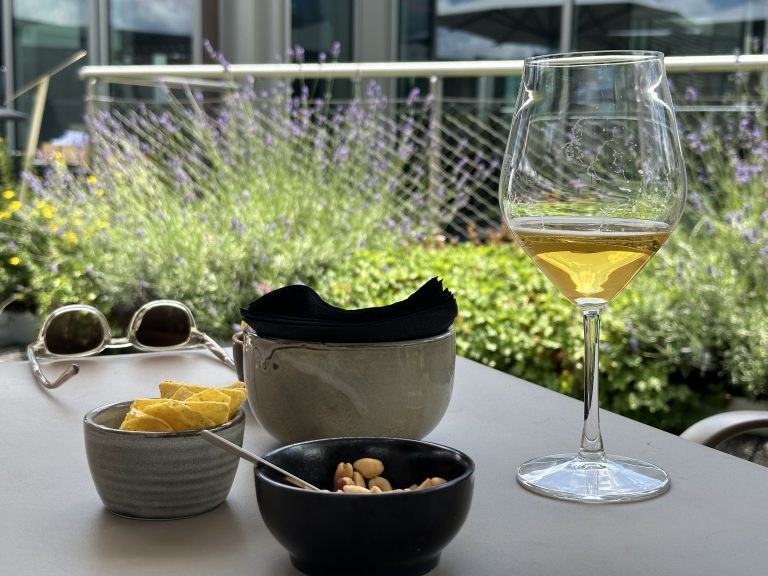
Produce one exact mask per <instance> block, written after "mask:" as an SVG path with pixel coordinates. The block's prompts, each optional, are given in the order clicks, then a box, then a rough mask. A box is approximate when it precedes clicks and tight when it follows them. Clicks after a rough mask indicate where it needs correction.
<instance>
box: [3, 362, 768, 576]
mask: <svg viewBox="0 0 768 576" xmlns="http://www.w3.org/2000/svg"><path fill="white" fill-rule="evenodd" d="M48 365H49V366H50V363H48ZM80 365H81V368H82V369H81V372H80V374H79V375H78V376H76V377H75V378H74V379H72V380H70V381H69V382H67V383H66V384H64V385H63V386H62V387H61V388H59V389H57V390H45V389H43V388H42V387H39V386H38V385H37V384H36V383H35V381H34V380H33V378H32V375H31V372H30V369H29V366H28V364H27V363H26V362H9V363H4V364H0V432H2V439H1V440H0V486H1V487H2V496H0V536H1V537H0V574H3V575H5V574H8V575H11V574H13V575H27V574H29V575H47V574H52V575H53V574H55V575H58V576H61V575H67V574H73V575H78V576H88V575H97V574H98V575H106V574H109V575H110V576H112V575H130V576H137V575H138V574H158V575H160V574H162V575H166V576H172V575H179V576H181V575H183V576H190V575H196V574H200V575H213V574H219V575H234V574H248V575H269V576H291V575H297V574H299V572H297V571H296V570H295V569H294V568H293V567H292V566H291V564H290V562H289V560H288V555H287V553H286V552H285V551H284V550H283V549H282V548H281V547H280V545H279V544H278V543H277V542H276V541H275V540H274V539H273V538H272V537H271V535H270V534H269V532H268V531H267V529H266V528H265V527H264V524H263V523H262V521H261V517H260V516H259V510H258V505H257V503H256V496H255V491H254V486H253V468H252V466H251V465H250V464H247V463H246V462H243V461H241V462H240V466H239V468H238V472H237V476H236V478H235V483H234V486H233V488H232V491H231V493H230V495H229V497H228V499H227V500H226V502H225V503H224V504H223V505H222V506H220V507H218V508H217V509H215V510H213V511H211V512H209V513H207V514H204V515H201V516H198V517H195V518H189V519H185V520H174V521H160V522H152V521H137V520H130V519H126V518H121V517H118V516H115V515H113V514H111V513H110V512H108V511H107V510H106V509H105V508H104V507H103V506H102V504H101V501H100V500H99V497H98V495H97V493H96V491H95V489H94V487H93V484H92V482H91V477H90V473H89V471H88V465H87V462H86V457H85V449H84V445H83V433H82V418H83V415H84V414H85V413H86V412H87V411H88V410H90V409H91V408H94V407H96V406H99V405H102V404H107V403H111V402H116V401H120V400H129V399H132V398H135V397H141V396H148V395H152V396H156V395H157V394H156V390H157V384H158V382H160V381H161V380H164V379H174V380H182V381H186V382H190V383H197V384H204V385H211V386H223V385H227V384H230V383H232V382H233V381H234V380H235V379H236V378H235V377H234V374H233V373H232V372H231V371H230V370H228V369H227V368H226V367H224V366H223V365H221V364H220V363H218V362H217V361H216V360H215V359H213V357H212V356H210V355H209V354H207V353H206V352H198V351H195V352H181V353H173V354H171V353H164V354H132V355H127V356H111V357H101V358H91V359H86V360H82V361H81V362H80ZM43 369H44V370H46V373H49V372H48V370H51V368H50V367H48V368H46V367H45V366H44V368H43ZM59 369H61V366H59ZM54 373H55V370H52V371H51V372H50V374H54ZM601 416H602V424H603V435H604V437H605V441H606V445H607V448H608V452H609V453H620V454H624V455H627V456H634V457H638V458H642V459H645V460H648V461H650V462H653V463H655V464H658V465H659V466H661V467H662V468H664V469H665V470H666V471H667V472H668V473H669V474H670V476H671V478H672V489H671V490H670V491H669V492H668V493H667V494H665V495H663V496H661V497H659V498H656V499H653V500H648V501H645V502H639V503H633V504H610V505H587V504H576V503H567V502H561V501H557V500H552V499H549V498H545V497H542V496H538V495H535V494H533V493H530V492H528V491H526V490H524V489H523V488H521V487H520V486H519V485H518V484H517V483H516V481H515V470H516V467H517V465H518V464H519V463H520V462H522V461H524V460H527V459H529V458H532V457H535V456H540V455H544V454H551V453H559V452H568V451H572V450H575V449H576V445H577V443H578V439H579V435H580V432H581V417H582V406H581V403H579V402H578V401H576V400H573V399H570V398H567V397H565V396H562V395H560V394H557V393H554V392H551V391H548V390H545V389H543V388H541V387H538V386H534V385H532V384H530V383H527V382H524V381H522V380H519V379H517V378H513V377H511V376H508V375H506V374H503V373H501V372H499V371H496V370H492V369H490V368H487V367H484V366H482V365H480V364H477V363H474V362H471V361H469V360H465V359H461V358H459V360H458V362H457V365H456V382H455V389H454V394H453V398H452V401H451V404H450V407H449V409H448V413H447V414H446V416H445V418H444V419H443V421H442V422H441V423H440V425H439V426H438V427H437V428H436V429H435V431H434V432H433V433H432V434H430V436H429V437H428V439H429V440H432V441H435V442H439V443H442V444H447V445H449V446H453V447H455V448H458V449H460V450H462V451H465V452H466V453H467V454H469V455H470V456H471V457H472V458H473V459H474V460H475V462H476V464H477V472H476V484H475V495H474V500H473V504H472V509H471V511H470V514H469V517H468V518H467V521H466V524H465V525H464V527H463V529H462V531H461V532H460V533H459V535H458V536H457V537H456V538H455V539H454V540H453V541H452V542H451V543H450V545H449V546H448V547H447V548H446V549H445V551H444V552H443V555H442V559H441V562H440V565H439V566H438V567H437V568H436V569H435V570H434V571H433V572H431V573H430V574H434V575H435V576H447V575H454V576H469V575H475V576H495V575H499V576H502V575H503V576H509V575H517V574H519V575H525V576H536V575H542V576H554V575H557V574H569V575H570V576H579V575H585V576H586V575H589V576H593V575H623V576H632V575H638V576H640V575H642V576H646V575H649V574H653V575H676V576H685V575H690V576H705V575H710V574H711V575H713V576H714V575H718V576H720V575H726V576H737V575H742V574H743V575H745V576H746V575H750V576H751V575H757V574H768V553H767V552H766V548H767V546H766V545H767V544H768V468H764V467H761V466H758V465H756V464H752V463H749V462H746V461H742V460H739V459H737V458H735V457H733V456H729V455H727V454H724V453H721V452H717V451H715V450H712V449H710V448H705V447H703V446H699V445H697V444H694V443H691V442H689V441H687V440H682V439H680V438H678V437H676V436H673V435H670V434H667V433H665V432H662V431H659V430H656V429H654V428H650V427H647V426H644V425H641V424H638V423H636V422H633V421H631V420H628V419H625V418H622V417H620V416H616V415H614V414H610V413H606V412H602V413H601ZM248 417H249V418H248V421H247V424H246V436H245V441H244V446H245V447H246V448H248V449H250V450H252V451H255V452H257V453H263V452H265V451H267V450H269V449H270V448H273V447H275V446H276V445H277V444H276V442H275V441H274V440H272V439H271V438H270V437H269V436H268V435H267V434H266V433H265V432H264V431H263V430H262V429H261V428H260V427H259V425H258V423H257V422H256V421H255V420H254V419H253V418H252V417H251V415H250V414H248ZM394 576H396V575H394Z"/></svg>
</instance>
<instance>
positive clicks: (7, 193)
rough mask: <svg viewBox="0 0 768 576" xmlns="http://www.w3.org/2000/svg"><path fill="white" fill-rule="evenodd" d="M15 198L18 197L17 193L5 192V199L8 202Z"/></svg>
mask: <svg viewBox="0 0 768 576" xmlns="http://www.w3.org/2000/svg"><path fill="white" fill-rule="evenodd" d="M14 196H16V192H14V191H13V190H3V198H5V199H6V200H10V199H11V198H13V197H14Z"/></svg>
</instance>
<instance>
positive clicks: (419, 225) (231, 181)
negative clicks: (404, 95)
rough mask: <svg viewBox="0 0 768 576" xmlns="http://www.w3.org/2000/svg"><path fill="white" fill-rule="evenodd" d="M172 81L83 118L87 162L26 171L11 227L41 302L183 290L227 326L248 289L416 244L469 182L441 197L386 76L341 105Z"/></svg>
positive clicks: (303, 90)
mask: <svg viewBox="0 0 768 576" xmlns="http://www.w3.org/2000/svg"><path fill="white" fill-rule="evenodd" d="M164 93H165V97H166V103H165V105H164V106H162V107H161V108H150V107H147V106H140V107H138V108H136V109H133V110H128V111H123V110H120V109H113V110H111V111H107V112H100V113H98V114H97V115H96V116H95V117H92V118H89V119H88V123H89V128H90V132H91V136H92V144H91V146H92V153H91V163H90V166H89V167H88V170H87V171H84V172H82V173H77V172H73V171H71V170H70V169H68V168H67V166H65V165H64V163H63V161H61V160H60V159H59V160H58V161H54V162H53V163H52V165H51V168H50V170H48V171H47V172H46V173H45V174H44V175H42V176H34V175H27V176H26V178H27V181H28V184H29V189H30V191H31V198H30V202H29V203H28V209H27V210H22V211H20V213H19V215H20V216H21V217H22V219H23V220H24V225H25V226H24V229H23V231H21V232H20V233H18V234H17V235H16V237H15V238H14V241H15V242H16V244H17V245H19V246H20V249H21V251H22V252H24V253H25V256H24V258H25V260H26V261H27V262H28V263H29V265H30V267H31V268H32V276H33V279H32V281H31V282H32V283H33V285H34V296H35V300H36V303H37V304H38V306H39V308H40V310H41V311H43V312H44V311H46V310H49V309H51V308H52V307H55V306H57V305H61V304H64V303H69V302H74V301H77V302H89V303H94V304H96V305H97V306H99V307H100V308H101V309H104V310H106V311H107V312H109V311H111V312H112V314H113V315H115V316H125V315H127V314H129V313H130V311H132V310H134V309H135V308H136V306H137V305H138V304H140V303H141V302H143V301H146V300H150V299H153V298H161V297H162V298H175V299H179V300H183V301H185V302H187V303H188V304H189V305H191V306H192V307H193V309H194V310H195V313H196V315H198V316H199V318H200V323H201V325H202V326H203V327H204V328H205V329H206V330H209V331H211V332H214V333H216V334H218V335H219V336H220V337H224V336H226V334H227V333H228V332H229V326H231V325H232V323H234V322H236V321H237V319H238V307H239V306H240V305H242V304H243V303H245V302H247V301H249V300H250V299H253V298H255V297H257V296H258V295H260V294H261V293H263V292H265V291H267V290H269V289H271V288H272V287H275V286H279V285H282V284H286V283H294V282H297V281H301V282H306V283H314V282H316V281H317V280H318V279H319V278H320V277H321V276H322V273H323V271H324V270H325V269H326V268H327V267H328V266H329V265H331V264H332V263H333V264H336V265H338V264H339V263H343V262H344V261H345V259H346V258H347V257H349V256H350V255H351V254H353V253H354V252H355V251H356V250H358V249H361V248H366V249H374V250H375V249H379V248H383V247H387V246H391V245H393V244H395V243H404V242H405V243H410V242H421V241H423V240H424V239H425V238H427V237H429V236H430V235H431V234H434V233H436V232H437V231H439V230H440V229H441V228H442V226H443V224H444V223H445V221H447V220H449V219H450V218H451V217H452V214H453V213H454V212H455V210H457V209H458V208H460V205H461V202H462V201H463V199H464V198H466V196H467V190H466V186H464V187H463V188H462V189H461V190H460V191H458V192H457V191H455V190H456V187H455V183H454V185H453V190H454V191H453V192H450V193H446V192H445V189H441V190H440V192H439V193H440V195H441V197H440V198H439V201H437V200H438V199H433V198H431V196H430V195H431V192H430V191H429V187H428V186H427V185H426V179H427V177H428V168H425V167H426V164H425V162H424V161H422V160H421V157H422V155H421V154H420V152H421V151H422V150H423V146H422V142H423V141H428V137H427V134H426V133H425V130H427V128H425V126H426V123H424V122H423V121H422V120H423V118H424V116H425V114H426V113H428V110H429V103H428V102H427V101H425V100H422V99H420V98H419V97H418V94H416V93H414V94H413V95H412V97H411V98H409V100H408V102H407V103H405V104H403V105H402V106H400V107H399V108H396V107H393V106H392V105H391V104H390V103H389V102H388V101H387V99H386V98H385V97H384V96H383V95H382V94H381V90H380V88H379V87H378V86H377V84H376V83H370V84H369V85H368V86H367V89H366V91H365V93H364V94H363V95H362V96H361V97H360V98H356V99H353V100H352V101H349V102H346V103H341V104H336V103H333V102H331V101H330V100H329V98H328V95H327V94H326V97H323V98H314V97H313V96H312V94H311V93H312V90H311V88H310V87H309V86H308V85H306V84H304V85H302V86H300V88H299V90H298V91H294V90H293V89H292V87H291V86H290V85H286V84H284V83H281V84H278V85H276V86H273V87H272V88H271V89H269V90H266V89H264V90H260V89H258V88H257V85H256V83H255V82H254V81H253V80H252V79H251V80H247V81H245V82H244V83H243V84H242V85H240V86H239V87H238V89H236V90H233V91H231V92H228V93H225V94H224V95H223V97H222V98H221V99H220V101H217V102H214V103H212V102H211V101H210V100H206V99H204V98H203V97H202V95H200V94H195V93H192V92H191V91H189V90H187V91H186V92H182V93H181V94H180V95H179V94H177V93H175V92H173V91H172V90H169V89H166V90H165V91H164ZM455 178H456V180H457V181H458V180H459V179H462V180H463V181H464V180H467V178H466V177H463V174H462V173H457V174H456V176H455ZM447 188H448V189H449V190H451V189H452V188H451V183H450V182H449V183H448V187H447ZM39 206H42V207H43V208H44V209H45V211H46V215H47V217H43V216H41V214H40V210H41V208H39ZM425 206H429V207H430V209H429V210H427V209H425Z"/></svg>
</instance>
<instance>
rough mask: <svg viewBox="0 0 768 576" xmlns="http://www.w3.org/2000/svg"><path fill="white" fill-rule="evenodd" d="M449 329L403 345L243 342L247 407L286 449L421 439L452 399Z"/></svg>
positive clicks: (248, 336)
mask: <svg viewBox="0 0 768 576" xmlns="http://www.w3.org/2000/svg"><path fill="white" fill-rule="evenodd" d="M455 365H456V340H455V334H454V331H453V329H451V330H449V331H448V332H446V333H444V334H441V335H439V336H434V337H431V338H424V339H420V340H408V341H403V342H383V343H373V344H371V343H365V344H330V343H329V344H326V343H318V342H300V341H292V340H273V339H268V338H262V337H260V336H258V335H257V334H256V333H255V332H254V331H253V330H251V329H250V328H249V329H247V330H246V331H245V334H244V335H243V372H244V376H245V385H246V387H247V389H248V403H249V405H250V407H251V410H252V411H253V414H254V415H255V416H256V418H257V420H258V421H259V422H260V423H261V425H262V426H263V427H264V429H265V430H266V431H267V432H268V433H269V434H271V435H272V436H274V437H275V438H277V439H278V440H280V441H281V442H285V443H291V442H300V441H304V440H311V439H316V438H333V437H338V436H390V437H397V438H412V439H421V438H423V437H424V436H426V435H427V434H429V432H431V431H432V429H434V427H435V426H437V424H438V422H440V420H441V419H442V417H443V415H444V414H445V411H446V409H447V408H448V403H449V402H450V399H451V392H452V391H453V376H454V370H455Z"/></svg>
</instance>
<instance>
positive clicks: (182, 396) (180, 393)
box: [170, 386, 195, 400]
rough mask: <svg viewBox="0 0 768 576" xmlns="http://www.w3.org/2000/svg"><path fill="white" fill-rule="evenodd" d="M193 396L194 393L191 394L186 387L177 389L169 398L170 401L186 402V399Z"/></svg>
mask: <svg viewBox="0 0 768 576" xmlns="http://www.w3.org/2000/svg"><path fill="white" fill-rule="evenodd" d="M194 394H195V393H194V392H192V390H190V389H189V388H187V387H186V386H182V387H181V388H178V389H177V390H176V392H174V393H173V395H172V396H171V397H170V398H171V400H186V399H187V398H189V397H190V396H193V395H194Z"/></svg>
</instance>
